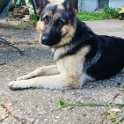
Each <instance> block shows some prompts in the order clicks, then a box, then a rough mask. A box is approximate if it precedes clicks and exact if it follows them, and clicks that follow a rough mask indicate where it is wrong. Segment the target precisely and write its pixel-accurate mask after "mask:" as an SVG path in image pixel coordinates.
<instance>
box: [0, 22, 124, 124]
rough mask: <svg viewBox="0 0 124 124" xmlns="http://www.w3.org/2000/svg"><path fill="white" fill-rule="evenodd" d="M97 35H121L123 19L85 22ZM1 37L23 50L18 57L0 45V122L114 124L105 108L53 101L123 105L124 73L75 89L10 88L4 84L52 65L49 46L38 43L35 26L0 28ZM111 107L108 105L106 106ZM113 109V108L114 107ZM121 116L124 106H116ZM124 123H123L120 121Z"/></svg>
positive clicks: (5, 123)
mask: <svg viewBox="0 0 124 124" xmlns="http://www.w3.org/2000/svg"><path fill="white" fill-rule="evenodd" d="M86 23H87V24H88V25H89V26H90V27H91V28H92V30H93V31H94V32H96V33H98V34H106V35H113V36H118V37H122V38H124V20H123V21H120V20H104V21H88V22H86ZM0 36H3V37H5V38H7V39H12V40H13V41H15V43H16V46H17V47H19V48H20V49H21V50H24V52H25V55H24V56H21V55H20V54H19V53H18V52H16V51H15V50H14V49H12V48H10V47H5V46H0V123H1V124H58V123H59V124H114V119H113V118H112V117H111V115H108V116H107V117H106V118H105V119H104V117H103V116H105V112H106V113H107V110H108V108H107V107H80V108H75V109H68V108H65V109H61V110H58V107H57V105H56V104H55V101H56V100H58V99H64V100H65V101H66V102H68V103H72V102H80V103H111V102H113V103H117V104H118V103H121V104H124V92H122V90H123V88H122V87H123V86H124V78H123V77H124V74H119V75H118V76H116V77H115V78H112V79H110V80H105V81H99V82H92V83H91V82H89V83H87V84H85V85H84V86H83V88H82V89H77V90H47V89H28V90H22V91H11V90H9V88H8V86H7V84H8V82H9V81H12V80H15V79H16V77H19V76H21V75H24V74H26V73H28V72H30V71H32V70H34V69H35V68H37V67H38V66H44V65H49V64H53V63H54V62H53V60H52V56H51V52H50V50H49V49H47V48H44V47H43V46H41V45H39V44H38V43H37V39H38V35H36V32H35V30H34V29H26V30H20V29H14V28H7V27H6V26H5V27H2V28H1V29H0ZM109 109H110V108H109ZM113 111H114V112H115V109H114V110H113ZM117 114H119V115H124V108H122V109H119V110H118V113H117ZM122 124H124V122H122Z"/></svg>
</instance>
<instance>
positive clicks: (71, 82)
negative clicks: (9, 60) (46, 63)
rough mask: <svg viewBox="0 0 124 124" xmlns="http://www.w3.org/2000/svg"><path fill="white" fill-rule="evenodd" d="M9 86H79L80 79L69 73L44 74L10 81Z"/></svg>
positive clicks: (18, 87)
mask: <svg viewBox="0 0 124 124" xmlns="http://www.w3.org/2000/svg"><path fill="white" fill-rule="evenodd" d="M8 85H9V88H10V89H12V90H15V89H25V88H48V89H63V88H79V87H80V85H79V82H78V80H77V79H76V80H75V79H74V77H72V76H67V74H58V75H53V76H43V77H36V78H31V79H29V80H19V81H13V82H10V83H9V84H8Z"/></svg>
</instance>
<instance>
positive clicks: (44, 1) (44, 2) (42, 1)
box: [38, 0, 49, 14]
mask: <svg viewBox="0 0 124 124" xmlns="http://www.w3.org/2000/svg"><path fill="white" fill-rule="evenodd" d="M48 3H49V0H39V7H38V9H39V10H38V11H39V12H38V14H40V13H41V12H42V10H43V9H44V8H45V6H46V5H47V4H48Z"/></svg>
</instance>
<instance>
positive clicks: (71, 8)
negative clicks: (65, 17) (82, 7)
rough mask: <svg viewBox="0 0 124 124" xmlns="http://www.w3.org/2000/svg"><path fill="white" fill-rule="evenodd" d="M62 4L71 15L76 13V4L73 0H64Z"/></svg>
mask: <svg viewBox="0 0 124 124" xmlns="http://www.w3.org/2000/svg"><path fill="white" fill-rule="evenodd" d="M63 6H64V7H65V9H66V10H67V11H68V12H70V14H71V16H75V15H76V12H77V10H76V5H75V3H74V1H73V0H65V1H64V2H63Z"/></svg>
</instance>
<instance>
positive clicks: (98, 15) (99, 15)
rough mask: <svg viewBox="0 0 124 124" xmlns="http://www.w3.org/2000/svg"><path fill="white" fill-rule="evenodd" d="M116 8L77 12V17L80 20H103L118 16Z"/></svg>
mask: <svg viewBox="0 0 124 124" xmlns="http://www.w3.org/2000/svg"><path fill="white" fill-rule="evenodd" d="M118 15H119V13H118V10H116V9H114V8H105V9H103V11H102V12H79V13H78V14H77V17H78V18H79V19H80V20H82V21H87V20H104V19H113V18H118Z"/></svg>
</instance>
